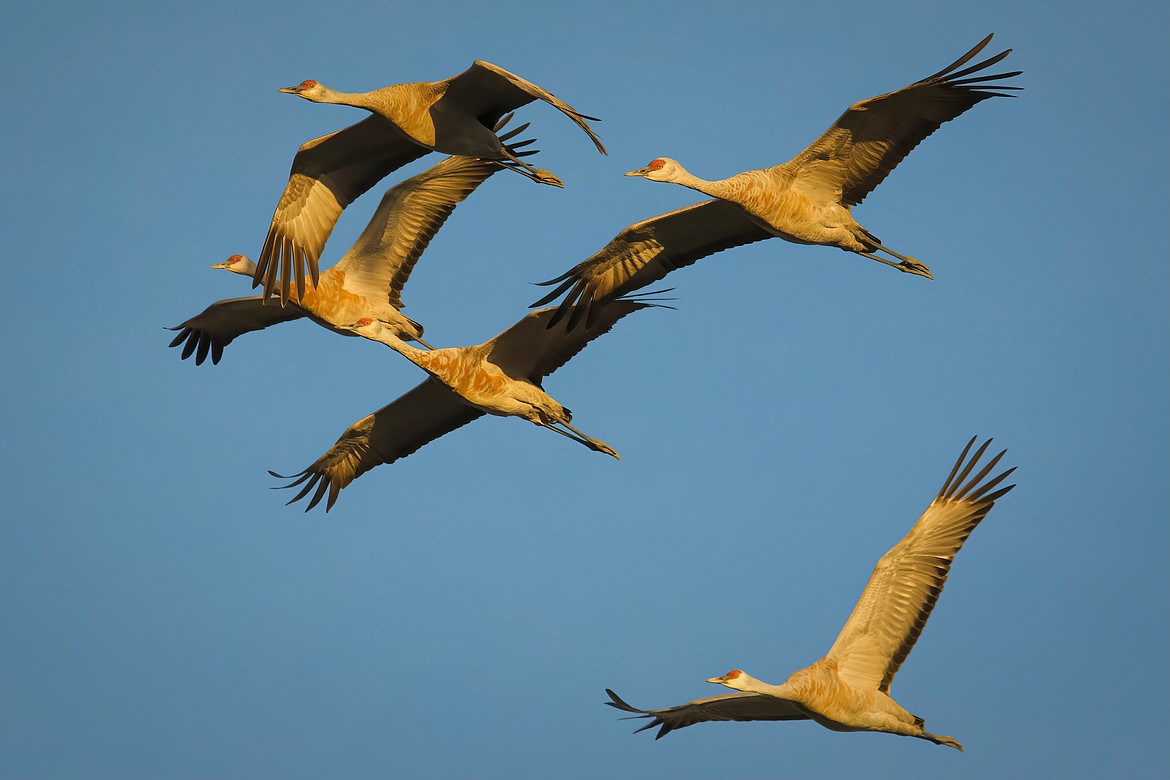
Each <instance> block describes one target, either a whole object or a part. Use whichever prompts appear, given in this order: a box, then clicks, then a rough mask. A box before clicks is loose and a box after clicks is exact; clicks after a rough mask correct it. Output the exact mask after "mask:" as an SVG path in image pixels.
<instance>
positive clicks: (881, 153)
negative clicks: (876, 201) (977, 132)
mask: <svg viewBox="0 0 1170 780" xmlns="http://www.w3.org/2000/svg"><path fill="white" fill-rule="evenodd" d="M991 38H992V36H991V35H988V36H987V37H986V38H984V39H983V40H982V41H980V42H979V43H978V44H977V45H976V46H975V47H974V48H973V49H971V50H970V51H969V52H967V53H966V54H965V55H963V56H962V57H960V58H959V59H958V60H956V61H955V62H953V63H951V65H949V66H948V67H946V68H943V69H942V70H941V71H939V72H938V73H935V74H933V75H931V76H927V77H926V78H924V79H922V80H921V81H916V82H914V83H913V84H910V85H909V86H906V87H903V88H902V89H899V90H896V91H894V92H889V93H886V94H884V95H877V96H876V97H872V98H869V99H868V100H863V101H861V102H859V103H854V104H853V105H852V106H850V107H849V108H848V110H846V111H845V113H844V114H842V115H841V116H840V118H838V119H837V121H836V122H835V123H833V125H832V126H831V127H830V128H829V129H828V130H826V131H825V132H824V133H823V134H822V135H821V136H820V138H818V139H817V140H815V141H813V143H812V144H810V145H809V146H808V148H806V149H805V150H804V151H803V152H801V153H800V154H799V155H797V156H796V157H794V158H793V159H792V160H790V161H789V162H788V163H785V165H784V166H783V167H787V168H799V167H801V166H804V165H808V164H811V163H813V162H815V161H821V160H831V161H836V162H840V163H841V164H842V165H841V167H840V168H839V169H837V171H838V175H839V176H840V187H841V189H842V196H841V202H842V203H845V204H847V205H850V206H855V205H857V204H858V203H861V201H862V200H864V199H865V196H866V195H868V194H869V193H870V192H872V191H873V189H874V188H875V187H877V186H878V185H879V184H881V183H882V181H883V180H884V179H885V178H886V176H888V175H889V173H890V171H892V170H893V169H894V168H895V167H896V166H897V165H898V163H900V162H901V161H902V160H903V159H904V158H905V157H906V155H908V154H909V153H910V152H911V151H912V150H913V149H914V147H916V146H917V145H918V144H919V143H920V142H922V140H923V139H925V138H926V137H928V136H929V135H930V134H931V133H933V132H934V131H935V130H937V129H938V128H939V127H940V126H941V125H942V124H943V123H944V122H949V121H950V120H952V119H954V118H955V117H957V116H959V115H960V114H962V113H964V112H965V111H967V110H968V109H970V108H971V107H972V106H974V105H976V104H977V103H979V102H981V101H983V100H987V99H988V98H992V97H1009V95H1006V94H1004V93H1003V92H1002V91H993V89H991V88H992V87H993V88H994V89H995V90H1016V89H1020V87H1014V86H1002V85H992V84H990V83H989V82H994V81H999V80H1002V79H1006V78H1011V77H1013V76H1018V75H1019V74H1020V73H1021V72H1022V71H1012V72H1010V73H997V74H990V75H982V76H977V77H974V78H962V77H964V76H968V75H970V74H972V73H977V72H979V71H982V70H984V69H986V68H989V67H991V66H992V65H995V64H996V63H998V62H999V61H1000V60H1002V59H1003V58H1004V57H1006V56H1008V55H1009V54H1010V53H1011V49H1008V50H1007V51H1004V52H1001V53H1000V54H997V55H996V56H994V57H991V58H989V59H987V60H984V61H983V62H980V63H977V64H975V65H972V66H971V67H969V68H966V69H964V70H961V71H958V72H952V71H954V69H955V68H958V67H960V66H962V65H964V64H966V63H967V62H968V61H969V60H970V59H972V58H973V57H974V56H975V55H977V54H978V53H979V52H980V51H982V50H983V48H984V47H986V46H987V44H988V43H990V42H991ZM948 74H949V75H948Z"/></svg>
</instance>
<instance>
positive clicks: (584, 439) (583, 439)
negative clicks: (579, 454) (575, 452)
mask: <svg viewBox="0 0 1170 780" xmlns="http://www.w3.org/2000/svg"><path fill="white" fill-rule="evenodd" d="M533 422H535V423H536V424H537V425H539V426H541V427H543V428H548V429H549V430H550V431H554V432H556V433H559V434H560V435H561V436H564V437H565V438H566V439H572V440H573V441H575V442H577V443H578V444H584V445H585V446H586V447H588V448H589V449H591V450H593V451H594V452H603V453H605V454H606V455H612V456H613V457H614V458H616V459H618V460H621V459H622V458H621V456H620V455H618V454H617V451H616V450H615V449H614V448H613V447H611V446H609V445H608V444H606V443H605V442H603V441H598V440H597V439H592V438H590V437H588V436H586V435H585V434H583V433H581V431H579V430H577V429H576V428H574V427H573V426H572V425H569V424H568V423H567V422H565V421H563V420H561V421H560V423H561V425H563V426H565V427H566V428H568V429H569V430H570V431H573V433H575V434H577V435H576V436H574V435H573V433H569V432H568V431H562V430H561V429H560V428H557V427H556V426H554V425H553V424H551V423H547V422H543V421H540V420H533Z"/></svg>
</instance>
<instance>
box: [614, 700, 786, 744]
mask: <svg viewBox="0 0 1170 780" xmlns="http://www.w3.org/2000/svg"><path fill="white" fill-rule="evenodd" d="M605 692H606V693H607V694H609V698H610V701H607V702H606V704H608V705H609V706H610V707H614V708H616V709H619V710H621V711H623V712H633V713H637V714H636V715H635V716H634V717H639V718H648V719H650V722H649V723H647V724H646V725H644V726H642V728H640V729H638V730H637V731H635V732H634V733H635V734H637V733H638V731H645V730H646V729H652V728H654V727H655V726H660V727H661V728H659V729H658V734H656V735H655V737H654V738H655V739H662V738H663V737H664V736H666V735H667V734H669V733H670V732H672V731H674V730H675V729H683V728H686V727H687V726H693V725H695V724H696V723H707V722H710V721H751V720H808V715H805V714H804V713H803V712H802V711H801V710H800V709H799V708H798V707H797V706H796V705H795V704H793V703H792V702H790V701H788V700H787V699H780V698H777V697H775V696H764V695H763V694H759V693H730V694H724V695H722V696H711V697H710V698H706V699H695V700H694V701H689V702H687V703H686V704H680V705H678V706H677V707H664V708H662V709H658V710H640V709H638V708H637V707H632V706H630V705H629V704H627V703H626V702H624V701H623V700H622V699H621V697H619V696H618V695H617V694H616V693H614V692H613V691H611V690H610V689H609V688H606V689H605Z"/></svg>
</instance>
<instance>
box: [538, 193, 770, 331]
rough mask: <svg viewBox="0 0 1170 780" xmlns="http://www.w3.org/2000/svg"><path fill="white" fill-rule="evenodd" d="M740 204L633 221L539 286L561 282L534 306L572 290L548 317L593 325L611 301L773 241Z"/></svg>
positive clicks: (713, 203) (700, 206)
mask: <svg viewBox="0 0 1170 780" xmlns="http://www.w3.org/2000/svg"><path fill="white" fill-rule="evenodd" d="M772 237H773V236H772V234H771V233H769V232H768V231H767V230H764V229H763V228H762V227H760V226H759V225H757V224H756V223H755V222H753V221H752V220H751V219H749V218H748V216H747V214H745V213H744V212H743V209H741V208H740V207H739V206H737V205H735V204H734V203H729V202H728V201H725V200H708V201H704V202H702V203H696V204H694V205H693V206H686V207H684V208H681V209H677V210H675V211H671V212H667V213H666V214H659V215H658V216H656V217H651V218H650V219H645V220H642V221H641V222H635V223H634V224H633V225H630V226H629V227H627V228H626V229H625V230H623V231H622V232H620V233H618V234H617V235H616V236H614V238H613V240H612V241H610V242H609V243H608V244H606V245H605V246H604V247H602V248H601V249H600V250H599V251H597V252H596V253H594V254H593V255H592V256H590V257H588V258H586V259H585V260H584V261H582V262H581V263H578V264H577V265H576V266H574V267H573V268H571V269H569V270H568V271H566V272H565V273H563V274H561V275H560V276H558V277H557V278H556V279H550V280H549V281H547V282H538V284H540V285H553V284H558V283H559V286H558V287H556V289H554V290H553V291H552V292H551V293H549V294H548V295H546V296H544V297H543V298H541V299H540V300H539V301H537V302H536V303H534V304H532V306H533V307H536V306H544V305H545V304H547V303H550V302H551V301H552V300H553V299H554V298H557V297H558V296H560V295H561V293H563V292H565V291H566V290H569V294H568V295H566V296H565V298H564V300H562V301H561V303H560V305H559V306H558V307H557V312H556V314H555V315H554V316H553V317H551V318H550V319H549V326H550V327H551V326H553V325H555V324H556V323H557V322H559V321H560V320H561V318H562V317H564V316H565V315H566V314H568V313H569V312H570V311H571V312H572V315H571V316H570V317H569V328H570V329H572V328H575V327H576V326H577V323H578V322H579V321H580V320H581V319H582V318H584V319H585V321H586V324H588V323H589V322H591V321H592V318H593V312H595V311H600V310H601V308H602V307H604V305H605V303H606V302H607V301H611V300H614V299H615V298H619V297H621V296H622V295H625V294H626V293H629V292H633V291H634V290H637V289H639V288H641V287H645V286H646V285H648V284H652V283H653V282H655V281H657V280H659V279H661V278H662V277H664V276H666V275H667V274H668V273H670V272H671V271H673V270H675V269H676V268H682V267H683V266H687V265H690V264H691V263H693V262H695V261H696V260H700V259H702V258H704V257H706V256H707V255H710V254H714V253H716V252H720V251H722V250H724V249H730V248H732V247H736V246H742V245H744V244H750V243H753V242H755V241H763V240H764V239H765V238H772Z"/></svg>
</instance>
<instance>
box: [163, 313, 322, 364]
mask: <svg viewBox="0 0 1170 780" xmlns="http://www.w3.org/2000/svg"><path fill="white" fill-rule="evenodd" d="M305 316H308V312H306V311H305V310H304V309H302V308H301V307H300V306H297V305H296V304H293V305H291V306H289V307H288V308H285V309H280V308H277V307H275V306H265V305H264V301H263V299H262V298H260V297H259V296H257V297H254V298H228V299H226V300H222V301H216V302H215V303H213V304H211V305H210V306H208V307H207V308H206V309H204V310H203V311H201V312H200V313H199V314H196V315H195V316H194V317H192V318H191V319H189V320H187V321H186V322H184V323H182V324H180V325H176V326H175V327H173V328H167V330H177V331H179V335H177V336H175V338H174V340H173V341H171V343H170V345H169V346H172V347H177V346H179V345H180V344H182V345H183V353H182V356H181V357H182V359H183V360H186V359H187V358H189V357H191V355H192V353H195V365H197V366H198V365H202V363H203V361H204V360H205V359H206V358H207V355H208V353H210V354H211V362H212V364H216V363H218V362H219V359H220V357H222V355H223V348H224V347H226V346H227V345H228V344H231V343H232V340H233V339H235V338H236V337H237V336H241V335H243V334H245V333H251V332H252V331H254V330H261V329H263V328H267V327H268V326H269V325H275V324H276V323H278V322H288V321H289V320H295V319H299V318H301V317H305Z"/></svg>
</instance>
